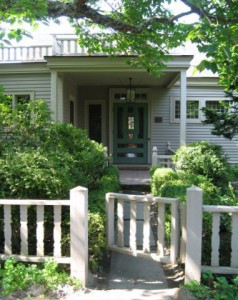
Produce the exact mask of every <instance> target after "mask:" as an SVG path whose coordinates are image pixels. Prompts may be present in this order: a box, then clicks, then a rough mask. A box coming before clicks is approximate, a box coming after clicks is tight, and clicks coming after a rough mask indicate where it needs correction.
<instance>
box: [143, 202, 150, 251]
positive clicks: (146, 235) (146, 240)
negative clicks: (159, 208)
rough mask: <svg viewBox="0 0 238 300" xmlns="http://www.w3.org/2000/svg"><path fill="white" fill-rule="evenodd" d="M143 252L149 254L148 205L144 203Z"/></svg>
mask: <svg viewBox="0 0 238 300" xmlns="http://www.w3.org/2000/svg"><path fill="white" fill-rule="evenodd" d="M143 252H145V253H149V252H150V203H148V202H147V203H146V202H145V203H144V224H143Z"/></svg>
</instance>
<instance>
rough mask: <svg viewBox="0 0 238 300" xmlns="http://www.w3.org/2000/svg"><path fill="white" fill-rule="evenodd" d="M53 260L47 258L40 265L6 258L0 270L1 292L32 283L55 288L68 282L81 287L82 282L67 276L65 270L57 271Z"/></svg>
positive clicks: (9, 291)
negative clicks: (26, 263)
mask: <svg viewBox="0 0 238 300" xmlns="http://www.w3.org/2000/svg"><path fill="white" fill-rule="evenodd" d="M57 267H58V265H57V263H56V262H55V261H54V260H47V261H46V262H45V263H44V265H43V266H42V267H40V266H36V265H35V264H31V265H25V264H23V263H17V261H16V260H15V259H14V258H10V259H7V260H6V261H5V263H4V268H3V269H1V270H0V277H1V285H2V288H3V294H4V295H9V294H10V293H11V292H13V291H16V290H23V289H25V288H27V287H28V286H30V285H32V284H42V285H44V286H45V288H46V289H47V290H55V289H57V287H58V285H60V284H70V285H73V286H74V287H76V288H81V287H82V284H81V283H80V282H79V281H77V280H75V279H72V278H70V277H69V275H68V274H67V273H66V272H59V271H58V268H57Z"/></svg>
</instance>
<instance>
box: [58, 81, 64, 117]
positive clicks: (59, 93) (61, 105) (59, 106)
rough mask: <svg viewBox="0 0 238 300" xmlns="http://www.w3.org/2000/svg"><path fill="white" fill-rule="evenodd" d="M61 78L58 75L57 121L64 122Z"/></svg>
mask: <svg viewBox="0 0 238 300" xmlns="http://www.w3.org/2000/svg"><path fill="white" fill-rule="evenodd" d="M63 84H64V83H63V76H62V75H58V86H57V99H56V101H57V103H58V105H57V106H58V121H59V122H60V123H63V122H64V104H63V92H64V90H63Z"/></svg>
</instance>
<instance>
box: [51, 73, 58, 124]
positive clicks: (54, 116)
mask: <svg viewBox="0 0 238 300" xmlns="http://www.w3.org/2000/svg"><path fill="white" fill-rule="evenodd" d="M57 77H58V76H57V72H56V71H51V111H52V119H53V120H54V121H56V120H57V119H58V108H57Z"/></svg>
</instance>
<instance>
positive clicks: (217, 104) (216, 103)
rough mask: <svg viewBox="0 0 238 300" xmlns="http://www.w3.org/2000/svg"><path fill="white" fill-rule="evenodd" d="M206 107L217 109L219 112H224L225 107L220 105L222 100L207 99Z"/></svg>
mask: <svg viewBox="0 0 238 300" xmlns="http://www.w3.org/2000/svg"><path fill="white" fill-rule="evenodd" d="M205 107H206V108H208V109H212V110H216V111H217V112H220V113H224V112H225V108H224V107H222V106H221V105H220V101H210V100H208V101H206V105H205Z"/></svg>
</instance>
